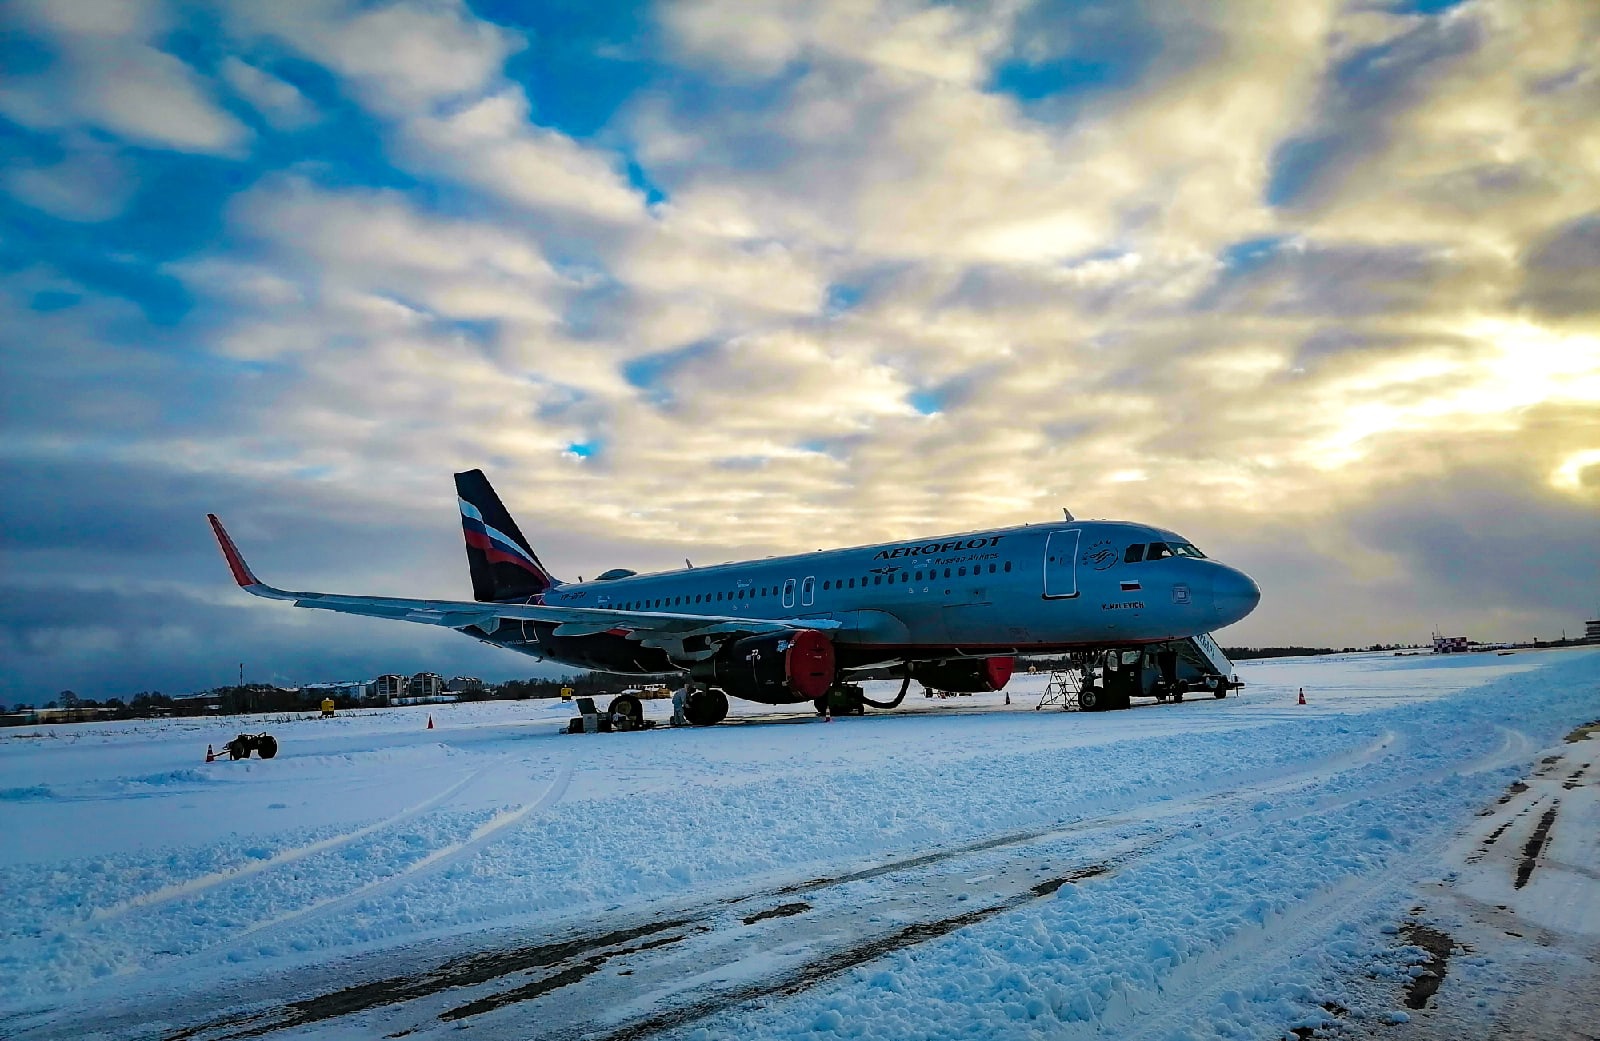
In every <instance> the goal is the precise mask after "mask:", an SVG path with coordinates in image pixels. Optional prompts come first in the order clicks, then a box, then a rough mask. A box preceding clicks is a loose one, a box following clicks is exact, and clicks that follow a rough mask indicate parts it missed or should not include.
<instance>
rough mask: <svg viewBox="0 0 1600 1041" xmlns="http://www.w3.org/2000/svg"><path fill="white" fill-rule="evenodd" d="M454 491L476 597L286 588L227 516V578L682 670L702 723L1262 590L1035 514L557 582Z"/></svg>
mask: <svg viewBox="0 0 1600 1041" xmlns="http://www.w3.org/2000/svg"><path fill="white" fill-rule="evenodd" d="M456 493H457V497H458V499H459V501H460V506H461V525H462V528H463V529H464V531H465V534H466V542H467V563H468V565H469V567H470V568H471V572H472V593H473V597H474V600H473V601H470V602H469V601H457V600H407V599H399V598H394V597H382V596H346V595H342V594H335V593H296V592H290V591H287V590H283V589H277V588H275V587H273V586H269V585H266V584H264V583H262V582H261V581H260V580H259V579H257V578H256V576H255V574H254V573H253V572H252V571H251V570H250V567H249V565H247V564H246V563H245V562H244V558H243V557H242V556H241V555H240V553H239V550H238V547H237V546H235V545H234V543H233V540H232V539H231V538H230V537H229V536H228V533H227V532H226V531H224V530H223V527H222V524H221V522H220V521H218V520H217V518H216V516H215V515H214V514H209V515H208V517H209V519H210V521H211V527H212V530H213V531H214V533H215V534H216V537H217V542H218V543H219V544H220V545H221V547H222V552H223V555H224V556H225V557H226V558H227V561H228V566H229V567H230V568H231V569H232V570H233V577H234V579H235V580H236V581H237V582H238V583H239V585H240V586H241V587H243V588H244V589H245V590H246V591H247V592H250V593H253V594H255V595H256V596H264V597H270V598H272V599H275V600H292V601H293V602H294V603H295V605H296V606H298V607H314V608H320V609H322V610H327V611H342V612H344V613H346V614H358V615H370V616H372V617H375V618H394V619H398V620H400V621H406V622H423V623H426V624H428V625H442V626H445V627H447V628H450V629H455V630H457V631H458V632H462V633H466V634H467V635H469V636H473V637H476V638H477V639H479V640H482V641H484V642H485V643H491V644H495V645H497V646H501V647H507V648H510V649H511V650H514V651H521V652H523V653H525V654H532V655H537V656H538V657H541V658H549V659H551V660H552V661H557V662H561V663H564V664H567V665H573V666H578V667H581V668H586V669H598V670H601V671H605V672H613V673H624V674H636V675H659V674H668V673H677V674H680V675H684V676H686V677H687V678H688V679H689V681H690V683H691V685H692V686H693V690H692V693H691V694H690V695H689V698H688V701H687V704H686V706H685V713H684V714H685V716H686V717H687V718H688V720H689V721H690V722H691V723H695V724H699V725H709V724H713V723H719V722H721V721H722V719H723V718H724V717H725V716H726V715H727V712H728V695H732V696H733V697H736V698H743V699H745V700H748V701H757V702H762V703H765V704H789V703H800V702H806V701H816V702H818V707H819V709H820V708H821V704H822V699H825V698H828V697H829V695H830V692H834V693H837V692H838V691H839V690H840V689H841V688H847V689H848V688H852V686H853V685H850V684H847V683H846V682H845V681H846V680H847V679H848V678H849V674H850V673H851V672H852V671H853V670H859V669H865V668H874V667H877V668H881V667H884V666H899V667H900V670H901V674H902V675H904V676H905V678H906V683H907V684H909V682H910V678H911V676H912V675H915V676H916V678H917V679H918V680H919V681H920V682H922V683H923V684H925V685H927V686H929V687H935V688H938V689H940V690H949V691H966V692H977V691H995V690H1000V689H1001V688H1002V687H1004V686H1005V685H1006V683H1007V681H1008V680H1009V679H1010V677H1011V670H1012V664H1013V660H1014V657H1015V656H1016V655H1018V654H1046V653H1061V652H1076V651H1098V650H1106V649H1111V648H1122V649H1127V648H1140V647H1149V646H1151V645H1155V644H1164V643H1168V642H1169V641H1175V640H1181V639H1184V638H1186V637H1200V638H1204V637H1203V634H1206V633H1210V632H1212V631H1213V630H1216V629H1220V628H1221V627H1223V626H1225V625H1229V624H1231V623H1233V622H1237V621H1238V620H1239V619H1241V618H1243V617H1245V616H1246V615H1248V614H1249V613H1250V612H1251V611H1252V610H1253V609H1254V608H1255V606H1256V604H1257V603H1258V602H1259V601H1260V599H1261V591H1260V589H1258V588H1257V586H1256V584H1255V582H1253V581H1251V579H1250V577H1249V576H1248V575H1246V574H1244V573H1243V572H1242V571H1239V570H1237V569H1235V568H1231V567H1228V566H1227V565H1225V564H1221V563H1219V562H1217V561H1215V560H1209V559H1207V558H1206V557H1205V555H1204V554H1203V553H1201V552H1200V551H1199V550H1197V549H1195V547H1194V546H1193V545H1191V544H1190V543H1189V541H1188V540H1187V539H1184V538H1182V537H1180V536H1178V535H1176V534H1174V533H1173V532H1170V531H1163V530H1162V529H1160V528H1152V527H1149V526H1147V525H1143V524H1132V523H1127V522H1124V521H1074V520H1067V521H1057V522H1053V523H1048V524H1028V525H1022V526H1020V527H1011V528H994V529H991V530H988V531H974V532H967V533H964V534H960V535H940V536H937V537H934V538H931V539H918V540H915V541H905V542H891V543H885V544H882V545H875V546H859V547H854V548H850V549H836V550H829V551H826V552H823V551H818V552H815V553H805V554H800V555H796V556H789V557H769V558H767V559H765V560H752V561H744V562H741V563H733V564H718V565H716V566H714V567H700V568H687V569H685V570H681V571H665V572H660V573H657V574H647V575H640V574H637V573H635V572H633V571H628V570H623V569H618V570H614V571H607V572H606V573H605V574H603V575H600V576H599V577H598V578H596V579H595V580H594V581H591V582H562V581H559V580H557V579H556V578H555V577H553V576H552V575H551V573H550V571H549V570H548V569H547V568H546V567H545V566H544V564H543V563H541V562H540V560H539V557H538V555H537V554H535V553H534V551H533V547H532V546H530V545H529V544H528V540H527V539H526V538H525V537H523V534H522V531H521V529H520V528H518V527H517V523H516V521H514V520H512V519H511V515H510V514H509V513H507V512H506V509H505V507H504V506H503V505H502V504H501V502H500V497H499V496H497V495H496V494H495V492H494V489H493V488H492V487H490V485H489V480H488V478H486V477H485V476H484V475H483V471H481V470H469V471H467V472H466V473H460V474H456ZM853 689H854V691H855V696H856V698H857V699H859V700H866V699H861V698H860V694H859V688H853ZM905 690H906V687H905V685H902V687H901V689H900V697H901V698H904V697H905ZM867 703H868V704H872V705H875V706H877V707H891V706H893V705H895V704H898V703H899V699H896V700H895V701H893V702H888V703H878V702H873V701H867ZM1124 704H1126V699H1125V698H1124ZM1085 707H1089V706H1085ZM1099 707H1108V706H1105V705H1101V706H1099Z"/></svg>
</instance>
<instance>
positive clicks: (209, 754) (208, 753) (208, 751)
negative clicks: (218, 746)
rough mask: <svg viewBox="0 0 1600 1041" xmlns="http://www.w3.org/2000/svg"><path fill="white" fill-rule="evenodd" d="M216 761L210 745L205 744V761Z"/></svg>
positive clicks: (215, 754) (215, 755)
mask: <svg viewBox="0 0 1600 1041" xmlns="http://www.w3.org/2000/svg"><path fill="white" fill-rule="evenodd" d="M216 761H217V753H215V752H213V751H212V750H211V746H210V745H206V762H208V763H214V762H216Z"/></svg>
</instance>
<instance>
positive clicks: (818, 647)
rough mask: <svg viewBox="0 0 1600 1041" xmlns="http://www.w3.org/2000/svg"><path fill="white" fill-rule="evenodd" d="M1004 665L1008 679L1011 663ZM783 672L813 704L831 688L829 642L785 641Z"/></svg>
mask: <svg viewBox="0 0 1600 1041" xmlns="http://www.w3.org/2000/svg"><path fill="white" fill-rule="evenodd" d="M991 660H993V659H991ZM1005 661H1006V663H1007V664H1006V676H1007V677H1008V678H1009V677H1010V675H1011V666H1010V661H1011V659H1010V658H1007V659H1005ZM783 671H784V675H786V676H787V677H788V679H789V686H790V688H791V689H792V690H793V691H794V692H795V693H796V694H797V695H799V696H801V697H803V698H806V699H807V700H813V701H814V700H816V699H817V698H820V697H822V696H823V695H824V694H826V693H828V688H829V687H831V686H833V641H832V640H830V639H828V638H827V637H826V636H824V635H822V634H821V633H819V632H817V631H816V630H815V629H802V630H800V631H799V632H797V633H795V634H794V635H792V636H790V637H789V649H788V650H787V651H785V652H784V657H783Z"/></svg>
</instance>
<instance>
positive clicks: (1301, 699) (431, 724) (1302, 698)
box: [428, 694, 1305, 730]
mask: <svg viewBox="0 0 1600 1041" xmlns="http://www.w3.org/2000/svg"><path fill="white" fill-rule="evenodd" d="M1300 703H1301V704H1302V705H1303V704H1305V695H1304V694H1302V695H1301V696H1300ZM428 729H429V730H432V729H433V713H432V712H429V713H428Z"/></svg>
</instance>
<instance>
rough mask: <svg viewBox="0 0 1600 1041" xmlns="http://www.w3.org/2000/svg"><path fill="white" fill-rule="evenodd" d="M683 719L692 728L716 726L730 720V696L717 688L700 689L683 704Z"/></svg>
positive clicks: (692, 693)
mask: <svg viewBox="0 0 1600 1041" xmlns="http://www.w3.org/2000/svg"><path fill="white" fill-rule="evenodd" d="M683 718H684V721H685V722H687V723H688V724H689V725H690V726H692V727H710V726H716V725H717V724H718V723H720V722H722V721H723V720H724V719H727V718H728V695H726V694H724V693H723V692H722V691H720V690H717V689H716V688H715V687H698V688H696V689H694V690H691V691H690V692H689V695H688V697H686V698H685V699H684V702H683Z"/></svg>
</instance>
